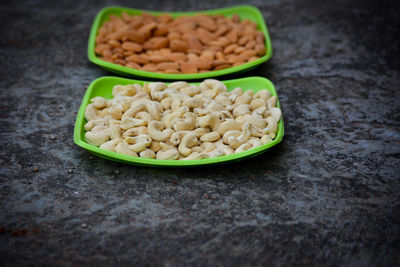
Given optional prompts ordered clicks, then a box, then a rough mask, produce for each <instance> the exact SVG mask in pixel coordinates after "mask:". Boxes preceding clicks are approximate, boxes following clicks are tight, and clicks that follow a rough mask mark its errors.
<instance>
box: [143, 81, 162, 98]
mask: <svg viewBox="0 0 400 267" xmlns="http://www.w3.org/2000/svg"><path fill="white" fill-rule="evenodd" d="M147 86H148V88H149V89H150V96H151V98H153V99H157V100H161V99H162V98H163V97H162V94H160V92H161V91H163V90H164V89H165V88H167V85H166V84H165V83H162V82H152V83H148V84H147Z"/></svg>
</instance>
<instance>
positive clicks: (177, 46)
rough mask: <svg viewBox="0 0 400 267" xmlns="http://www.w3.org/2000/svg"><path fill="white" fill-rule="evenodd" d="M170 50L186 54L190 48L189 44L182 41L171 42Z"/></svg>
mask: <svg viewBox="0 0 400 267" xmlns="http://www.w3.org/2000/svg"><path fill="white" fill-rule="evenodd" d="M169 48H170V49H171V51H172V52H186V51H187V50H188V48H189V46H188V44H187V43H186V42H185V41H182V40H177V39H174V40H171V42H170V45H169Z"/></svg>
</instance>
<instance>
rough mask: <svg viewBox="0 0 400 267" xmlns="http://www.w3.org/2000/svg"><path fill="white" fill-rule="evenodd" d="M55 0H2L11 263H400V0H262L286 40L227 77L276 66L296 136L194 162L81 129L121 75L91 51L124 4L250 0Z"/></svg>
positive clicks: (288, 129) (0, 215)
mask: <svg viewBox="0 0 400 267" xmlns="http://www.w3.org/2000/svg"><path fill="white" fill-rule="evenodd" d="M53 2H54V1H47V2H46V1H20V2H18V1H9V3H7V4H5V3H2V4H1V6H0V10H1V14H2V15H1V21H2V23H1V24H0V28H1V33H2V39H1V42H0V59H1V60H0V65H1V68H0V72H1V80H0V88H1V91H0V98H1V103H2V104H1V106H0V114H1V139H0V140H1V141H0V145H1V150H0V162H1V169H0V192H1V195H0V209H1V212H0V265H2V266H24V265H32V264H33V265H38V266H39V265H40V266H42V265H46V266H50V265H56V264H59V265H62V266H69V265H86V266H90V265H99V264H101V265H118V266H124V265H125V266H143V265H151V266H160V265H162V266H188V265H193V266H256V265H259V266H271V265H272V266H275V265H279V266H290V265H296V266H310V265H315V266H339V265H340V266H342V265H344V266H395V265H399V264H400V256H399V255H400V254H399V251H400V239H399V237H400V233H399V232H400V231H399V230H400V223H399V220H400V219H399V218H400V194H399V190H400V180H399V179H400V141H399V140H400V127H399V126H400V104H399V103H400V90H399V89H400V79H399V70H400V53H399V41H398V36H399V29H400V23H399V22H400V19H399V16H398V14H399V4H398V3H397V2H396V1H375V2H377V3H374V2H373V1H361V0H356V1H345V0H341V1H311V0H301V1H283V0H271V1H263V0H253V1H249V2H248V4H252V5H255V6H257V7H258V8H260V10H261V11H262V13H263V15H264V18H265V20H266V22H267V25H268V27H269V31H270V34H271V39H272V44H273V48H274V55H273V57H272V59H271V60H270V61H268V62H266V63H264V64H262V65H261V66H260V67H259V68H257V69H254V70H252V71H251V72H248V73H244V74H241V75H236V76H235V75H233V76H229V77H224V78H236V77H245V76H263V77H267V78H269V79H270V80H271V81H272V82H273V83H274V84H275V86H276V88H277V91H278V95H279V97H280V101H281V104H282V109H283V116H284V120H285V136H284V138H283V141H282V143H281V144H279V145H278V146H276V147H275V148H273V149H271V150H269V151H267V152H266V153H264V154H262V155H260V156H258V157H256V158H252V159H249V160H245V161H242V162H239V163H235V164H230V165H221V166H216V167H205V168H193V169H160V168H158V169H154V168H144V167H135V166H130V165H124V164H118V163H114V162H111V161H108V160H103V159H101V158H98V157H96V156H93V155H91V154H90V153H88V152H86V151H85V150H84V149H81V148H80V147H78V146H76V145H75V144H74V143H73V128H74V122H75V117H76V114H77V111H78V108H79V105H80V103H81V99H82V97H83V95H84V93H85V88H86V87H87V86H88V85H89V84H90V82H91V81H92V80H94V79H96V78H98V77H100V76H105V75H112V74H111V73H108V72H106V71H104V70H102V69H101V68H99V67H97V66H95V65H94V64H91V63H90V62H89V61H88V59H87V56H86V49H87V39H88V35H89V30H90V27H91V23H92V22H93V19H94V17H95V15H96V13H97V12H98V11H99V10H100V9H101V8H103V7H105V6H108V5H121V6H130V7H134V8H140V9H148V10H164V11H184V10H203V9H209V8H218V7H227V6H232V5H236V4H242V3H243V2H242V1H233V0H229V1H221V3H222V4H220V5H218V4H215V3H214V1H210V0H206V1H184V0H176V1H173V2H172V1H171V2H169V1H155V0H149V1H117V2H111V1H105V0H99V1H93V2H91V3H89V2H88V1H82V3H79V4H77V2H76V1H56V2H57V3H53ZM135 2H136V4H135Z"/></svg>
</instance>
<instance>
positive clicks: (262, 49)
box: [254, 44, 265, 56]
mask: <svg viewBox="0 0 400 267" xmlns="http://www.w3.org/2000/svg"><path fill="white" fill-rule="evenodd" d="M254 50H255V51H256V52H257V56H263V55H264V54H265V45H264V44H258V45H256V46H255V47H254Z"/></svg>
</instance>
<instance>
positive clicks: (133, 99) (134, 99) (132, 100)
mask: <svg viewBox="0 0 400 267" xmlns="http://www.w3.org/2000/svg"><path fill="white" fill-rule="evenodd" d="M146 99H147V101H149V100H150V96H149V95H148V94H147V93H146V92H141V93H137V94H136V95H135V96H133V97H131V98H130V99H129V102H130V103H131V105H132V104H133V103H135V102H137V101H139V100H140V101H143V100H146Z"/></svg>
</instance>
